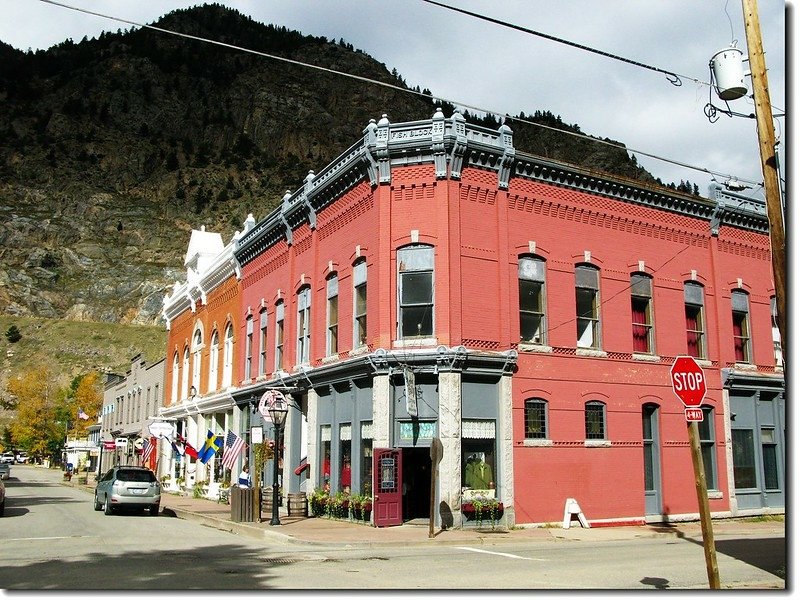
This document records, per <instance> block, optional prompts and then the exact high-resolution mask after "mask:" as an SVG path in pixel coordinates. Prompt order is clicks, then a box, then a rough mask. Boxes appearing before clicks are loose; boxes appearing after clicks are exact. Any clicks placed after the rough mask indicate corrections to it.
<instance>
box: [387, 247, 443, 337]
mask: <svg viewBox="0 0 800 601" xmlns="http://www.w3.org/2000/svg"><path fill="white" fill-rule="evenodd" d="M434 263H435V250H434V247H433V246H430V245H428V244H412V245H409V246H405V247H403V248H399V249H397V337H398V339H399V340H404V339H418V338H431V337H433V336H434V334H435V332H436V288H435V282H436V279H435V272H434V267H435V266H434ZM426 274H427V275H428V276H429V277H430V299H429V300H428V301H425V302H420V301H415V302H409V301H405V302H404V300H405V299H404V297H405V296H406V295H405V293H404V289H405V288H406V287H407V286H408V285H409V281H410V278H411V277H412V276H420V275H423V276H424V275H426ZM419 308H423V309H424V310H425V312H426V313H427V312H430V324H431V325H430V331H429V332H428V331H422V329H421V328H420V327H419V326H420V325H421V324H417V325H418V327H417V334H415V335H404V334H403V330H404V329H406V328H404V321H405V319H406V317H405V313H406V311H413V310H417V309H419ZM423 315H424V314H423Z"/></svg>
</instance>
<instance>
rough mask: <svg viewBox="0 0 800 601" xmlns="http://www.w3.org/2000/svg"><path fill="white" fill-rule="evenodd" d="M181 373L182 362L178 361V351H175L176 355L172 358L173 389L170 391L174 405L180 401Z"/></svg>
mask: <svg viewBox="0 0 800 601" xmlns="http://www.w3.org/2000/svg"><path fill="white" fill-rule="evenodd" d="M180 371H181V364H180V360H179V359H178V351H175V355H173V357H172V388H171V390H170V396H171V397H172V402H173V403H175V402H177V401H178V382H179V378H180Z"/></svg>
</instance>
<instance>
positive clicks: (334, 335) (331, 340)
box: [325, 273, 339, 357]
mask: <svg viewBox="0 0 800 601" xmlns="http://www.w3.org/2000/svg"><path fill="white" fill-rule="evenodd" d="M326 285H327V306H326V311H325V312H326V314H327V326H326V336H325V354H326V355H327V356H329V357H330V356H332V355H336V354H338V353H339V278H338V277H337V275H336V274H335V273H334V274H332V275H331V276H330V277H329V278H328V279H327V284H326Z"/></svg>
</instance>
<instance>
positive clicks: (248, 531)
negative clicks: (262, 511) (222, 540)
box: [161, 505, 296, 542]
mask: <svg viewBox="0 0 800 601" xmlns="http://www.w3.org/2000/svg"><path fill="white" fill-rule="evenodd" d="M161 513H162V514H163V515H165V516H167V517H176V518H179V519H182V520H189V521H192V522H196V523H198V524H202V525H203V526H210V527H212V528H216V529H217V530H223V531H225V532H231V533H232V534H242V535H245V536H250V537H253V538H266V539H275V540H277V541H280V542H295V541H296V539H295V538H294V537H292V536H289V535H287V534H283V533H281V532H271V531H270V530H266V529H264V528H259V527H258V526H251V525H250V524H246V523H240V522H233V521H231V520H223V519H222V518H215V517H211V516H207V515H203V514H201V513H197V512H194V511H187V510H185V509H178V508H176V507H169V506H163V505H162V508H161Z"/></svg>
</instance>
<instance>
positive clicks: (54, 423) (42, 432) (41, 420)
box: [7, 367, 67, 457]
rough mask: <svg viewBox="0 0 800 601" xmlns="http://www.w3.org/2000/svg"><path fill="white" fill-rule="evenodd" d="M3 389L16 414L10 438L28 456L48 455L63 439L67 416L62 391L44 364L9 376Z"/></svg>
mask: <svg viewBox="0 0 800 601" xmlns="http://www.w3.org/2000/svg"><path fill="white" fill-rule="evenodd" d="M7 391H8V394H9V395H10V396H11V398H13V399H14V404H15V408H16V416H15V418H14V420H13V421H12V422H11V427H10V430H11V439H12V440H13V441H14V444H15V445H16V446H17V447H20V448H22V449H26V450H27V451H28V452H29V453H30V454H31V455H33V456H38V457H51V456H53V455H54V454H56V453H57V452H58V450H59V449H60V448H61V446H62V444H63V442H64V434H65V428H66V421H67V416H66V415H65V411H64V393H63V391H60V390H59V388H58V385H57V383H56V382H55V381H54V380H53V376H52V374H51V373H50V371H49V370H48V369H47V368H46V367H36V368H32V369H29V370H27V371H25V372H23V373H22V374H20V375H19V376H16V377H12V378H10V379H9V381H8V384H7Z"/></svg>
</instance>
